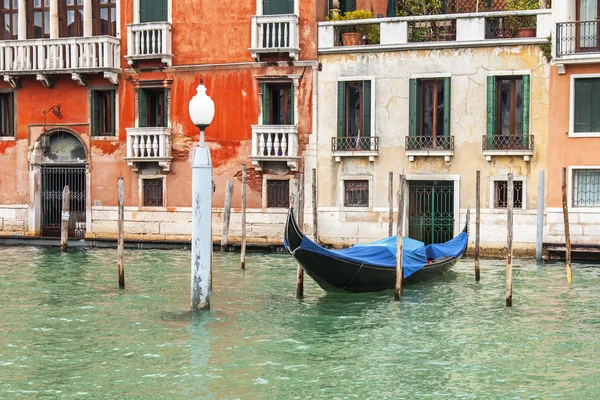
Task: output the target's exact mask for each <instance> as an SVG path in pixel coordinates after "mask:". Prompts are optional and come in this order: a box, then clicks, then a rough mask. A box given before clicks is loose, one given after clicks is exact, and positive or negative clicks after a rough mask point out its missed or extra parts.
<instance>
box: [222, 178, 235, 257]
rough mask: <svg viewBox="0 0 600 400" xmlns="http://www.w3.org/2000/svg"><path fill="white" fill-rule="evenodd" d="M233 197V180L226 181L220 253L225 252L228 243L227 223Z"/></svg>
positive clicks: (229, 217)
mask: <svg viewBox="0 0 600 400" xmlns="http://www.w3.org/2000/svg"><path fill="white" fill-rule="evenodd" d="M232 197H233V179H231V178H230V179H229V180H228V181H227V188H226V190H225V206H224V207H223V235H222V236H221V252H223V251H226V250H227V245H228V242H229V221H230V220H231V198H232Z"/></svg>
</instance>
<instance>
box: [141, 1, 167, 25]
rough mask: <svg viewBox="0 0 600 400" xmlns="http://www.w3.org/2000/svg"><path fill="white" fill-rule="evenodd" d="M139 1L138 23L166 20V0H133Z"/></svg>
mask: <svg viewBox="0 0 600 400" xmlns="http://www.w3.org/2000/svg"><path fill="white" fill-rule="evenodd" d="M134 1H139V2H140V23H144V22H160V21H168V18H169V4H168V0H134Z"/></svg>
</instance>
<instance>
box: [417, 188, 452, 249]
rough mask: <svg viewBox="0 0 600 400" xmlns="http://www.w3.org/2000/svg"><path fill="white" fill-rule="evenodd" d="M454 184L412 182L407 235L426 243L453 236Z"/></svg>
mask: <svg viewBox="0 0 600 400" xmlns="http://www.w3.org/2000/svg"><path fill="white" fill-rule="evenodd" d="M454 220H455V216H454V182H453V181H409V203H408V236H409V237H410V238H412V239H415V240H419V241H421V242H423V243H425V244H426V245H427V244H431V243H443V242H446V241H448V240H450V239H452V238H453V237H454Z"/></svg>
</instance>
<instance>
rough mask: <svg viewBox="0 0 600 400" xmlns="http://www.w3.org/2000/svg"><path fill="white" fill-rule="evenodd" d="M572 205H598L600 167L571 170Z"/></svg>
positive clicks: (599, 203)
mask: <svg viewBox="0 0 600 400" xmlns="http://www.w3.org/2000/svg"><path fill="white" fill-rule="evenodd" d="M573 207H600V169H580V170H575V171H573Z"/></svg>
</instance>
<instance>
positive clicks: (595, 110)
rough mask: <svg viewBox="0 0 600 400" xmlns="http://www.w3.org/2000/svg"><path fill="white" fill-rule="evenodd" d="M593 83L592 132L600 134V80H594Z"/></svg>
mask: <svg viewBox="0 0 600 400" xmlns="http://www.w3.org/2000/svg"><path fill="white" fill-rule="evenodd" d="M591 81H592V93H593V95H594V96H593V97H592V101H591V107H592V132H600V78H594V79H592V80H591Z"/></svg>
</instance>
